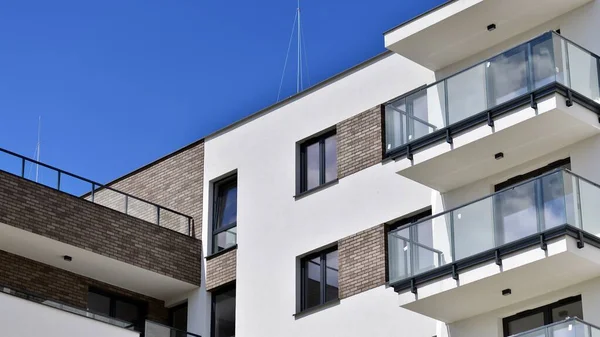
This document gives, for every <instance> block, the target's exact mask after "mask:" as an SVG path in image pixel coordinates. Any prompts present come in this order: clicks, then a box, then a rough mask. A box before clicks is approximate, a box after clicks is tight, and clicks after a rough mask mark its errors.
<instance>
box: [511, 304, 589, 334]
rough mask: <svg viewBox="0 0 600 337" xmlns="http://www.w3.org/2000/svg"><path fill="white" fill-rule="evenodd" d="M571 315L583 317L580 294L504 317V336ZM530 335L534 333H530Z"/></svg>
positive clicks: (570, 316)
mask: <svg viewBox="0 0 600 337" xmlns="http://www.w3.org/2000/svg"><path fill="white" fill-rule="evenodd" d="M573 317H577V318H579V319H583V307H582V305H581V296H575V297H569V298H565V299H563V300H560V301H558V302H555V303H552V304H548V305H545V306H543V307H539V308H536V309H531V310H527V311H523V312H520V313H518V314H516V315H514V316H510V317H507V318H505V319H504V320H503V325H504V336H512V335H515V334H518V333H522V332H526V331H529V330H533V329H536V328H539V327H542V326H544V325H548V324H552V323H555V322H559V321H562V320H565V319H567V318H573ZM538 335H539V334H537V335H535V336H538ZM528 336H529V335H528ZM532 336H534V335H533V334H532Z"/></svg>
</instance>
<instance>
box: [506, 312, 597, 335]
mask: <svg viewBox="0 0 600 337" xmlns="http://www.w3.org/2000/svg"><path fill="white" fill-rule="evenodd" d="M599 335H600V328H598V327H597V326H595V325H592V324H590V323H587V322H584V321H582V320H580V319H579V318H577V317H574V318H567V319H566V320H563V321H560V322H556V323H553V324H548V325H546V326H543V327H539V328H537V329H532V330H529V331H526V332H522V333H519V334H516V335H512V336H510V337H555V336H556V337H557V336H560V337H592V336H599Z"/></svg>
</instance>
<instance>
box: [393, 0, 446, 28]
mask: <svg viewBox="0 0 600 337" xmlns="http://www.w3.org/2000/svg"><path fill="white" fill-rule="evenodd" d="M457 1H458V0H448V1H446V2H444V3H442V4H439V5H437V6H435V7H433V8H432V9H430V10H428V11H426V12H423V13H421V14H419V15H417V16H415V17H414V18H412V19H408V20H406V21H404V22H402V23H401V24H399V25H397V26H395V27H393V28H390V29H388V30H386V31H385V32H383V35H386V34H387V33H390V32H391V31H393V30H396V29H398V28H401V27H403V26H406V25H408V24H409V23H411V22H413V21H417V20H419V19H420V18H422V17H424V16H427V15H429V14H431V13H433V12H435V11H437V10H438V9H442V8H443V7H446V6H448V5H450V4H451V3H453V2H457Z"/></svg>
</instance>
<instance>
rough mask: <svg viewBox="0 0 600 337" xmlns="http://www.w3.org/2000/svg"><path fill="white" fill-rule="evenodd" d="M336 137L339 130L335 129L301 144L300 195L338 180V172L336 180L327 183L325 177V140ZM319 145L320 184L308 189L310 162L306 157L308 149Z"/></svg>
mask: <svg viewBox="0 0 600 337" xmlns="http://www.w3.org/2000/svg"><path fill="white" fill-rule="evenodd" d="M332 136H335V137H337V130H336V129H333V130H329V131H326V132H324V133H321V134H319V135H317V136H313V137H311V138H309V139H307V140H304V141H302V142H301V143H300V186H299V188H298V193H304V192H307V191H310V190H312V189H316V188H318V187H320V186H322V185H325V184H327V183H329V182H331V181H334V180H335V179H337V172H336V178H335V179H332V180H330V181H326V177H325V172H326V167H325V161H326V158H325V140H326V139H328V138H330V137H332ZM317 143H318V144H319V184H318V185H317V186H315V187H311V188H310V189H309V188H308V172H307V171H308V170H307V168H308V160H307V155H306V149H307V148H308V147H309V146H311V145H314V144H317ZM337 146H338V144H337V139H336V152H337ZM337 160H338V158H337V154H336V164H337Z"/></svg>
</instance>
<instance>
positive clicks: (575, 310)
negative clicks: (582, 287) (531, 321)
mask: <svg viewBox="0 0 600 337" xmlns="http://www.w3.org/2000/svg"><path fill="white" fill-rule="evenodd" d="M573 317H577V318H580V319H583V306H582V305H581V301H577V302H574V303H569V304H565V305H563V306H560V307H556V308H552V322H558V321H562V320H565V319H567V318H573Z"/></svg>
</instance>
